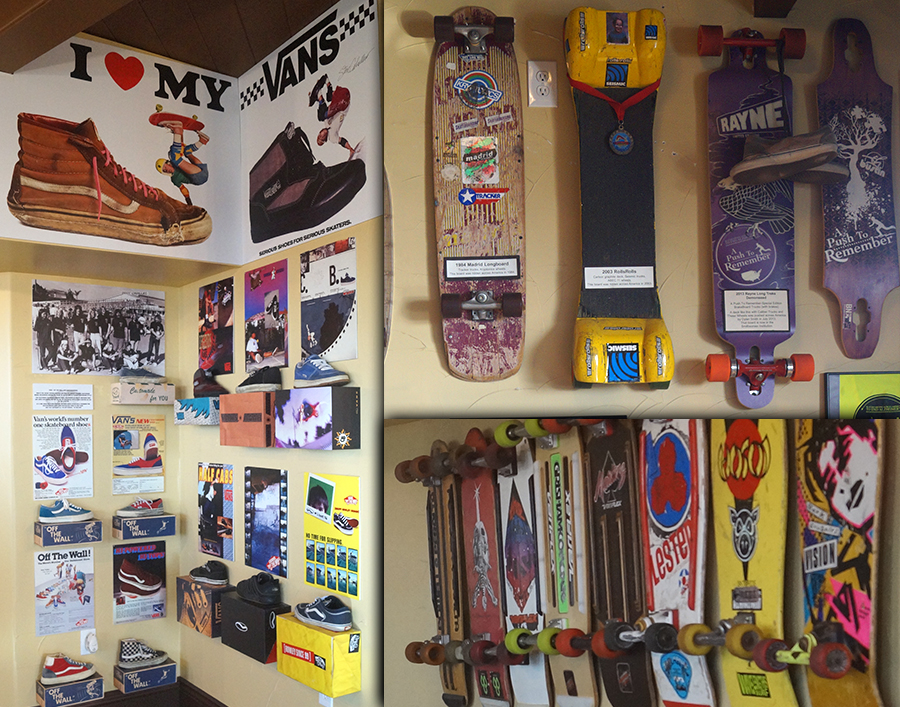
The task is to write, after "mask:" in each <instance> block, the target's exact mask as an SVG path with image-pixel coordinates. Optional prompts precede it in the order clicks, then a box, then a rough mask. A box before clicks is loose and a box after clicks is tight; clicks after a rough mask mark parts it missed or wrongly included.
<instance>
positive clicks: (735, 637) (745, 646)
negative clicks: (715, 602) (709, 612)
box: [678, 612, 761, 660]
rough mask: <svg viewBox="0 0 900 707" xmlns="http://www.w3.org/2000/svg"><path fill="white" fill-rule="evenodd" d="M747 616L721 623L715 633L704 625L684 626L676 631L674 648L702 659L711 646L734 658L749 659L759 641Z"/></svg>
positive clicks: (751, 618)
mask: <svg viewBox="0 0 900 707" xmlns="http://www.w3.org/2000/svg"><path fill="white" fill-rule="evenodd" d="M754 621H755V616H754V614H753V613H751V612H740V613H738V614H737V616H735V617H734V618H733V619H723V620H722V621H720V622H719V626H718V628H716V630H715V631H713V630H712V629H710V628H709V627H708V626H706V625H704V624H686V625H685V626H682V627H681V629H679V631H678V648H679V649H680V650H681V651H683V652H684V653H687V654H688V655H706V654H707V653H709V651H710V650H712V648H713V646H724V647H725V649H726V650H727V651H728V652H729V653H731V654H732V655H734V656H737V657H738V658H741V659H743V660H752V659H753V649H754V647H755V646H756V644H757V643H759V641H760V640H761V636H760V635H759V629H758V628H757V627H756V624H755V623H754Z"/></svg>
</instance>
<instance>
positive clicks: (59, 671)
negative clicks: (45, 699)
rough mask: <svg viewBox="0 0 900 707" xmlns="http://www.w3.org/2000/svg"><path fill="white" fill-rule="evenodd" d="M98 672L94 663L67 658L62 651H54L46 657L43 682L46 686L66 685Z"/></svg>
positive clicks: (42, 673) (42, 676)
mask: <svg viewBox="0 0 900 707" xmlns="http://www.w3.org/2000/svg"><path fill="white" fill-rule="evenodd" d="M95 672H96V670H94V665H93V663H82V662H80V661H77V660H72V659H71V658H67V657H66V656H64V655H63V654H62V653H54V654H53V655H48V656H47V657H46V658H44V667H43V669H42V670H41V684H42V685H46V686H48V687H49V686H51V685H64V684H66V683H70V682H77V681H78V680H84V679H85V678H89V677H90V676H91V675H93V674H94V673H95Z"/></svg>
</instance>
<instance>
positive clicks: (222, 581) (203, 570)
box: [190, 560, 228, 586]
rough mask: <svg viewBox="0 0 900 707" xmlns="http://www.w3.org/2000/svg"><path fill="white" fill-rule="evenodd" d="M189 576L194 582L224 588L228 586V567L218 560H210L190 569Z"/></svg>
mask: <svg viewBox="0 0 900 707" xmlns="http://www.w3.org/2000/svg"><path fill="white" fill-rule="evenodd" d="M190 576H191V579H192V580H194V581H195V582H201V583H203V584H213V585H216V586H224V585H226V584H228V567H226V566H225V565H224V564H222V563H221V562H219V561H218V560H210V561H209V562H207V563H205V564H203V565H200V566H199V567H195V568H194V569H192V570H191V573H190Z"/></svg>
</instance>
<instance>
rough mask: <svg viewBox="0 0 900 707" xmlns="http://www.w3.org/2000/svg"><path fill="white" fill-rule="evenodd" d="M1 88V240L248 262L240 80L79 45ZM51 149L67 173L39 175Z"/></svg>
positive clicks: (96, 44)
mask: <svg viewBox="0 0 900 707" xmlns="http://www.w3.org/2000/svg"><path fill="white" fill-rule="evenodd" d="M376 63H377V62H376ZM376 85H377V83H376ZM0 88H2V91H3V96H4V101H3V106H2V107H0V145H3V146H4V148H3V150H2V152H0V174H4V175H5V177H6V179H8V180H10V183H11V188H10V198H9V201H8V203H7V208H6V209H3V210H2V212H0V225H2V228H0V233H3V236H4V237H7V238H15V239H16V240H25V241H33V242H40V243H55V244H59V245H67V246H73V245H74V246H76V247H81V248H94V249H104V250H114V251H120V252H126V253H138V254H142V255H154V256H162V257H173V258H187V259H193V260H198V261H202V262H216V263H222V262H225V263H233V264H238V263H241V262H244V261H243V260H242V255H243V254H242V253H241V239H240V236H239V235H238V234H239V233H241V232H242V230H243V229H242V225H243V224H244V223H245V222H246V221H245V219H246V217H245V216H244V218H243V219H242V216H243V213H244V212H243V210H242V209H241V204H240V202H241V199H240V198H239V195H240V193H241V181H240V176H239V175H240V169H239V165H240V159H241V151H240V144H241V125H240V117H239V98H238V93H239V91H238V85H237V81H236V80H235V79H234V78H232V77H228V76H225V75H223V74H214V73H212V72H210V71H207V70H206V69H200V68H198V67H190V66H186V65H184V64H182V63H180V62H176V61H171V60H168V59H166V58H164V57H161V56H159V55H156V54H149V53H146V52H143V51H141V50H137V49H131V48H128V47H123V46H121V45H114V44H109V43H106V42H104V41H103V40H99V39H94V38H87V37H75V38H73V39H71V40H68V41H66V42H63V43H62V44H60V45H59V46H57V47H56V48H54V49H51V50H50V51H49V52H47V53H46V54H44V55H43V56H41V57H40V58H38V59H36V60H34V61H33V62H31V63H30V64H28V65H27V66H25V67H23V68H22V69H20V70H18V71H16V72H15V73H14V74H4V75H3V76H2V77H0ZM23 134H24V135H27V136H28V137H27V139H23V138H22V135H23ZM23 144H27V145H28V149H26V150H24V151H21V152H20V146H21V145H23ZM54 145H55V146H57V147H52V146H54ZM60 145H63V146H64V147H62V148H60V147H59V146H60ZM51 149H56V150H62V153H61V154H60V159H59V161H58V162H56V161H54V162H53V164H52V165H50V166H49V167H48V168H47V169H45V170H40V171H39V170H33V169H32V168H33V165H34V160H35V159H40V155H42V154H45V153H46V151H47V150H51ZM95 160H96V164H98V165H100V166H99V168H97V169H95V168H94V166H93V165H94V164H95ZM62 165H66V169H62V167H61V166H62ZM95 175H97V177H96V181H95ZM97 185H99V190H100V196H99V198H98V197H97V188H98V187H97ZM123 199H124V202H123ZM173 246H177V247H173ZM122 277H123V278H125V277H127V274H125V273H123V274H122Z"/></svg>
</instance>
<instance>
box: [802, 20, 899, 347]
mask: <svg viewBox="0 0 900 707" xmlns="http://www.w3.org/2000/svg"><path fill="white" fill-rule="evenodd" d="M854 54H855V59H854ZM816 90H817V95H818V103H819V123H820V124H821V125H828V126H829V127H830V128H831V130H832V132H833V133H834V135H835V138H836V139H837V142H838V156H839V158H840V159H841V160H842V161H846V163H847V166H848V167H849V168H850V179H849V181H847V182H845V183H843V184H825V185H823V186H822V207H823V211H824V214H825V234H824V235H825V242H824V245H825V287H826V288H827V289H829V290H830V291H831V292H832V293H833V294H834V296H835V297H837V299H838V301H839V302H840V305H841V344H842V346H843V348H844V353H846V354H847V356H849V357H850V358H867V357H869V356H871V355H872V354H873V353H874V352H875V347H876V346H877V345H878V335H879V332H880V329H881V310H882V306H883V304H884V300H885V298H886V297H887V295H888V293H890V292H891V290H893V289H894V288H896V287H900V266H898V260H897V227H896V223H895V219H894V188H893V180H892V176H891V175H892V172H891V109H892V107H893V102H892V89H891V87H890V86H889V85H888V84H886V83H884V82H883V81H882V80H881V79H880V78H878V74H877V73H876V71H875V57H874V53H873V48H872V39H871V37H870V36H869V32H868V30H867V29H866V26H865V25H864V24H863V23H862V22H860V21H859V20H850V19H843V20H838V21H837V22H836V23H835V25H834V68H833V69H832V71H831V76H829V77H828V79H826V80H825V81H824V82H823V83H820V84H819V86H818V88H817V89H816Z"/></svg>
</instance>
